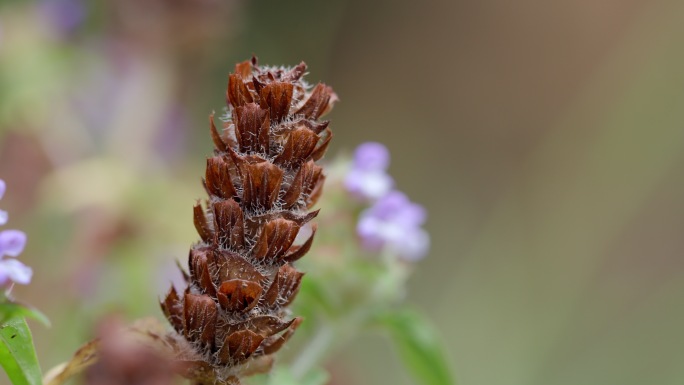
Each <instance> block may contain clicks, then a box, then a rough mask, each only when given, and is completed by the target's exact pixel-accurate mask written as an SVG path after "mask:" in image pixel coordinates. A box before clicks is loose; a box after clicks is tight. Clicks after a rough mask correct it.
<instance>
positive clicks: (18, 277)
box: [0, 259, 33, 285]
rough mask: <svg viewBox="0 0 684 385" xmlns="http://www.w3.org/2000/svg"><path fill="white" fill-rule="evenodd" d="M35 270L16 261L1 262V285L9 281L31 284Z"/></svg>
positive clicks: (4, 260)
mask: <svg viewBox="0 0 684 385" xmlns="http://www.w3.org/2000/svg"><path fill="white" fill-rule="evenodd" d="M32 276H33V270H31V268H30V267H28V266H26V265H24V264H23V263H21V262H20V261H18V260H16V259H3V260H0V285H4V284H6V283H8V282H9V281H12V282H16V283H19V284H22V285H26V284H28V283H29V282H31V277H32Z"/></svg>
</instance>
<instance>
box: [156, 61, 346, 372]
mask: <svg viewBox="0 0 684 385" xmlns="http://www.w3.org/2000/svg"><path fill="white" fill-rule="evenodd" d="M305 72H306V64H304V63H301V64H299V65H298V66H296V67H294V68H292V69H289V70H288V69H282V68H277V69H274V68H261V67H259V66H258V65H257V61H256V58H253V59H252V60H251V61H245V62H242V63H239V64H237V65H236V66H235V72H234V73H233V74H231V75H230V76H229V80H228V87H227V90H226V101H227V103H228V107H229V108H230V111H231V114H230V115H231V117H232V118H231V120H230V121H229V122H227V123H225V124H223V125H220V127H221V128H223V129H222V130H219V128H217V124H216V122H215V119H214V116H213V114H212V115H210V116H209V132H210V136H211V139H212V141H213V143H214V147H215V150H214V155H213V156H212V157H210V158H208V159H207V168H206V172H205V175H204V180H203V183H204V187H205V190H206V191H207V194H208V195H209V197H208V198H209V199H208V200H207V203H206V204H205V205H204V206H203V205H201V204H200V203H198V204H196V205H195V206H194V208H193V218H194V224H195V228H196V229H197V232H198V234H199V236H200V238H201V243H198V244H197V245H195V246H193V248H192V249H191V250H190V255H189V260H188V271H189V273H184V275H185V276H186V277H187V278H186V280H187V281H188V287H187V288H186V289H185V291H184V293H183V294H182V295H181V294H179V293H178V292H177V291H176V290H175V289H174V288H171V290H170V291H169V293H168V294H167V295H166V297H165V298H164V300H163V301H162V302H161V306H162V309H163V311H164V314H165V315H166V317H167V318H168V319H169V322H170V323H171V325H172V326H173V327H174V329H175V330H176V331H177V332H178V334H179V335H181V336H182V337H183V338H184V339H185V340H187V342H188V343H189V345H190V346H192V349H194V350H195V353H196V354H194V356H195V357H200V358H201V359H199V360H186V361H181V362H179V368H183V370H182V372H183V373H184V375H185V376H187V377H189V378H191V379H192V380H193V381H195V383H212V382H213V383H231V384H234V383H237V382H236V381H237V380H236V378H237V377H240V376H242V375H244V374H246V370H247V369H244V368H247V367H251V369H250V370H249V371H250V372H254V371H255V368H261V367H263V369H264V370H265V369H267V367H268V365H267V364H264V362H270V361H268V360H263V358H267V357H265V356H269V355H271V354H274V353H276V352H277V351H278V350H279V349H280V348H281V347H282V346H283V344H284V343H285V342H286V341H287V340H288V338H289V337H290V336H291V335H292V334H293V333H294V331H295V329H296V328H297V327H298V326H299V324H300V323H301V319H300V318H292V319H286V312H285V309H284V307H285V306H287V305H288V304H290V303H291V302H292V301H293V300H294V298H295V296H296V295H297V292H298V291H299V287H300V285H301V281H302V277H303V273H301V272H299V271H297V269H295V268H294V267H293V266H292V265H291V263H292V262H294V261H296V260H298V259H299V258H301V257H303V256H304V255H305V254H306V253H307V252H308V251H309V249H310V247H311V244H312V242H313V238H314V234H315V230H316V228H315V225H314V226H313V233H312V235H311V236H310V237H309V239H308V240H306V241H305V242H304V243H303V244H301V245H294V241H295V238H296V237H297V234H298V233H299V230H300V229H301V227H302V226H304V225H305V224H307V223H308V222H309V221H311V220H312V219H313V218H314V217H315V216H316V214H317V213H318V211H312V212H308V213H307V212H306V210H308V209H310V208H311V207H312V206H313V205H314V204H315V203H316V200H317V199H318V196H319V195H320V193H321V191H322V186H323V181H324V176H323V173H322V168H321V167H320V166H318V165H316V164H315V162H316V161H317V160H319V159H320V158H322V157H323V155H324V154H325V151H326V149H327V147H328V145H329V143H330V139H331V138H332V132H331V131H330V128H328V126H329V121H319V120H318V119H319V118H320V117H321V116H322V115H324V114H325V113H327V112H328V111H329V110H330V109H331V108H332V105H333V103H334V102H335V101H336V100H337V96H336V95H335V93H334V92H333V91H332V89H331V88H330V87H328V86H326V85H324V84H318V85H316V86H315V87H314V88H313V89H311V90H309V91H307V90H306V89H305V86H304V83H303V82H302V81H301V78H302V76H303V75H304V73H305ZM260 359H261V360H260ZM248 362H250V363H252V364H251V365H247V363H248ZM243 369H244V370H243Z"/></svg>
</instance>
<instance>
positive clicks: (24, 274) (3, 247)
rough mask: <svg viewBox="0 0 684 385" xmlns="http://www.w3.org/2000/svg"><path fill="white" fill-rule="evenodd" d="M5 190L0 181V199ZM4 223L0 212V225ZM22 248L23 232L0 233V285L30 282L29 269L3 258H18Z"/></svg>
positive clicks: (2, 182) (4, 231)
mask: <svg viewBox="0 0 684 385" xmlns="http://www.w3.org/2000/svg"><path fill="white" fill-rule="evenodd" d="M5 188H6V185H5V181H3V180H2V179H0V199H1V198H2V196H3V194H4V193H5ZM6 222H7V213H6V212H5V211H2V210H0V225H4V224H5V223H6ZM24 246H26V234H25V233H24V232H23V231H19V230H3V231H0V285H5V284H7V283H8V282H16V283H20V284H23V285H25V284H27V283H29V282H31V276H32V275H33V271H32V270H31V268H30V267H28V266H26V265H24V264H23V263H21V262H20V261H18V260H16V259H12V258H8V259H5V258H4V257H5V256H6V255H7V256H10V257H17V256H19V254H21V252H22V251H24Z"/></svg>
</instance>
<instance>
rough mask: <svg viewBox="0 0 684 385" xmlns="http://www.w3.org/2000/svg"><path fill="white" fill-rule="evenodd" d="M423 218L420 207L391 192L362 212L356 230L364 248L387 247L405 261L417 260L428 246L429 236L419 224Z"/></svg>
mask: <svg viewBox="0 0 684 385" xmlns="http://www.w3.org/2000/svg"><path fill="white" fill-rule="evenodd" d="M425 219H426V213H425V209H424V208H423V207H422V206H420V205H418V204H416V203H413V202H411V201H410V200H409V199H408V198H407V197H406V195H404V194H403V193H401V192H399V191H392V192H391V193H389V194H387V195H386V196H385V197H383V198H381V199H380V200H378V201H377V202H376V203H375V204H374V205H373V206H371V207H370V208H369V209H367V210H366V211H364V212H363V213H362V214H361V218H360V219H359V222H358V224H357V227H356V232H357V234H358V236H359V238H360V239H361V244H362V245H363V247H364V248H365V249H367V250H370V251H375V252H377V251H381V250H383V249H387V250H390V251H392V252H394V253H396V254H397V255H398V256H399V257H401V258H403V259H405V260H409V261H417V260H420V259H421V258H423V257H424V256H425V254H427V251H428V249H429V247H430V238H429V236H428V234H427V233H426V232H425V230H423V229H422V228H421V227H420V226H421V225H422V224H423V223H424V222H425Z"/></svg>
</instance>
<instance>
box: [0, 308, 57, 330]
mask: <svg viewBox="0 0 684 385" xmlns="http://www.w3.org/2000/svg"><path fill="white" fill-rule="evenodd" d="M23 317H26V318H32V319H34V320H36V321H38V322H40V323H41V324H43V325H44V326H46V327H50V320H49V319H48V317H47V316H46V315H45V314H43V313H42V312H41V311H40V310H38V309H36V308H34V307H32V306H29V305H26V304H22V303H18V302H4V303H0V325H2V324H4V323H6V322H8V321H10V320H11V319H13V318H23Z"/></svg>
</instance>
